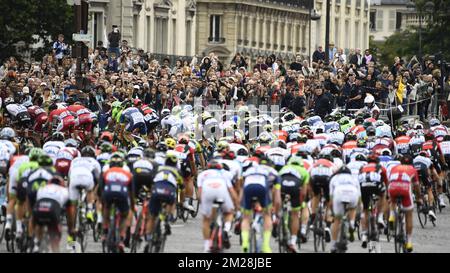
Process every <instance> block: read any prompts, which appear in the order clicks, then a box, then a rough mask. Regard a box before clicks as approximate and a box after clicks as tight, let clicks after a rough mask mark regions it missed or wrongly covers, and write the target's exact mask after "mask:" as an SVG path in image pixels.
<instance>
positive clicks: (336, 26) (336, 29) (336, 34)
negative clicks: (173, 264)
mask: <svg viewBox="0 0 450 273" xmlns="http://www.w3.org/2000/svg"><path fill="white" fill-rule="evenodd" d="M340 33H341V32H340V31H339V19H338V18H336V20H335V23H334V43H335V45H336V47H341V46H342V45H341V41H340V40H339V34H340Z"/></svg>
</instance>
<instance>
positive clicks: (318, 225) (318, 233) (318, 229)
mask: <svg viewBox="0 0 450 273" xmlns="http://www.w3.org/2000/svg"><path fill="white" fill-rule="evenodd" d="M320 218H321V217H320V216H319V214H318V215H316V219H314V224H313V226H314V228H313V234H314V252H319V248H320V245H321V244H322V238H324V234H323V232H324V230H323V226H322V219H320Z"/></svg>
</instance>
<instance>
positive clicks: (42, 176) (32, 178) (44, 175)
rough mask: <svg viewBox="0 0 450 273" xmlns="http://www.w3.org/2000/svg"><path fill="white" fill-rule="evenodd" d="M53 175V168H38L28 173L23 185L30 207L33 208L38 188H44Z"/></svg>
mask: <svg viewBox="0 0 450 273" xmlns="http://www.w3.org/2000/svg"><path fill="white" fill-rule="evenodd" d="M30 163H31V162H30ZM54 175H55V169H54V168H53V167H50V168H48V167H45V168H43V167H39V168H36V169H35V170H33V171H31V172H30V174H29V175H28V178H27V181H26V183H24V185H26V191H27V197H28V202H29V203H30V206H31V207H33V206H34V203H35V202H36V194H37V191H38V190H39V189H40V188H43V187H45V185H47V182H48V181H49V180H50V179H52V178H53V176H54Z"/></svg>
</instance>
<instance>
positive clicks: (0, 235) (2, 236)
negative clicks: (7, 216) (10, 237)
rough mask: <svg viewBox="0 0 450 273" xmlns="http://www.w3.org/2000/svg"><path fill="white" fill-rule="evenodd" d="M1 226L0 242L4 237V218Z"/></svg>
mask: <svg viewBox="0 0 450 273" xmlns="http://www.w3.org/2000/svg"><path fill="white" fill-rule="evenodd" d="M0 225H1V226H2V233H1V234H0V244H1V243H2V242H3V238H4V237H5V225H6V220H5V221H3V223H1V224H0Z"/></svg>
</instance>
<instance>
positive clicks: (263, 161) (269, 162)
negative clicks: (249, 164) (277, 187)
mask: <svg viewBox="0 0 450 273" xmlns="http://www.w3.org/2000/svg"><path fill="white" fill-rule="evenodd" d="M259 164H261V165H264V166H268V167H273V162H272V160H270V158H268V157H267V156H263V157H262V158H261V160H260V161H259Z"/></svg>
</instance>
